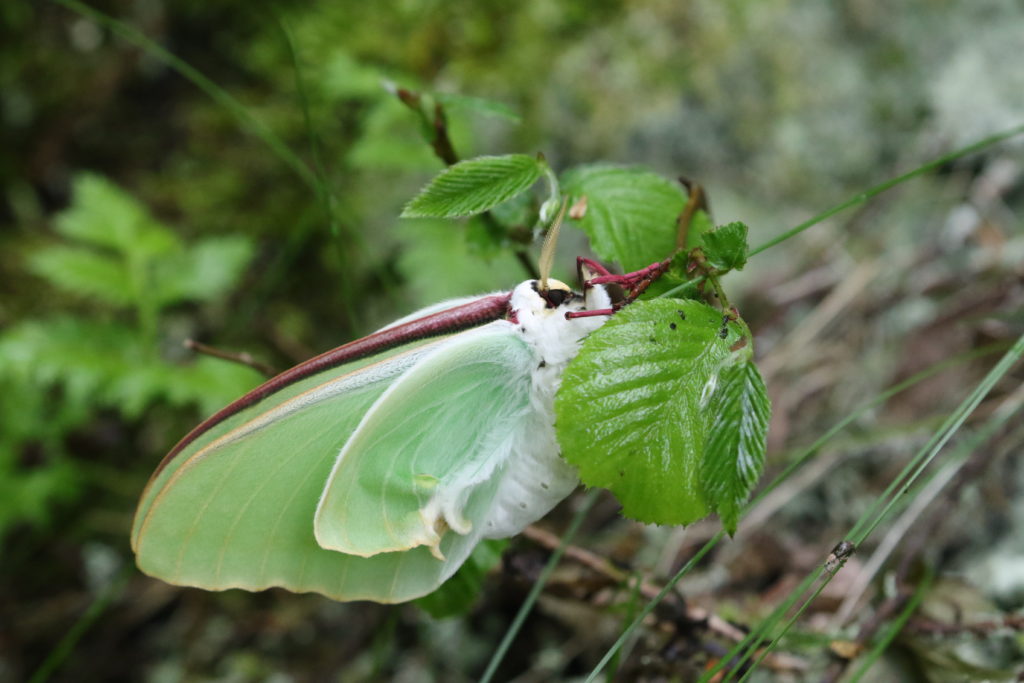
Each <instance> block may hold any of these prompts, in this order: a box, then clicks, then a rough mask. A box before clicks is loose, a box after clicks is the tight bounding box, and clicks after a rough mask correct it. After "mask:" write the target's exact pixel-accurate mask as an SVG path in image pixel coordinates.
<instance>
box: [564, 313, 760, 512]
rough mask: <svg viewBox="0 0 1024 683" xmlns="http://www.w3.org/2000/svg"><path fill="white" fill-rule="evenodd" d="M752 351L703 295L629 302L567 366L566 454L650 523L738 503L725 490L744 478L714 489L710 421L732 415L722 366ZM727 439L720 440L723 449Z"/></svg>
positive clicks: (741, 331) (737, 327)
mask: <svg viewBox="0 0 1024 683" xmlns="http://www.w3.org/2000/svg"><path fill="white" fill-rule="evenodd" d="M734 348H735V349H736V351H733V350H732V349H734ZM737 354H739V355H737ZM749 354H750V344H749V331H748V330H747V328H746V325H744V324H743V323H742V322H738V321H725V320H724V319H723V316H722V313H721V312H720V311H718V310H716V309H714V308H711V307H710V306H708V305H706V304H704V303H701V302H699V301H682V300H675V299H656V300H650V301H641V302H637V303H634V304H632V305H630V306H629V307H627V308H626V309H625V310H623V311H621V312H619V313H618V314H616V315H615V316H614V317H612V319H611V320H610V321H609V322H608V323H606V324H605V325H604V326H603V327H601V328H599V329H598V330H597V331H596V332H594V333H593V334H591V335H590V337H589V338H588V339H587V341H586V342H585V343H584V345H583V348H582V349H581V350H580V353H579V355H577V357H576V358H575V359H574V360H573V361H572V363H570V364H569V367H568V368H567V369H566V372H565V375H564V376H563V379H562V386H561V388H560V390H559V392H558V394H557V396H556V399H555V413H556V428H557V431H558V440H559V443H560V445H561V447H562V454H563V457H565V459H566V460H568V461H569V462H570V463H572V464H573V465H575V466H576V467H577V468H578V470H579V473H580V478H581V479H582V480H583V482H584V483H585V484H586V485H588V486H601V487H604V488H607V489H609V490H610V491H612V493H614V494H615V496H616V497H617V498H618V499H619V501H620V502H621V503H622V505H623V514H624V515H626V516H628V517H632V518H633V519H638V520H640V521H643V522H651V523H656V524H688V523H690V522H694V521H696V520H698V519H700V518H701V517H704V516H705V515H707V514H708V513H710V512H712V511H713V510H715V509H716V507H717V506H719V505H721V504H722V501H723V500H724V501H726V502H727V503H730V504H731V501H732V500H734V499H735V498H736V496H735V495H733V497H732V498H728V496H727V495H725V494H726V493H728V494H735V493H736V492H737V491H738V490H739V489H740V488H741V487H740V485H738V484H737V485H736V486H734V487H732V488H731V489H729V491H727V492H724V493H722V492H719V491H718V490H713V491H709V489H708V483H707V481H706V480H705V479H704V478H703V477H702V475H703V474H704V464H703V463H704V459H705V457H706V454H707V448H708V445H707V444H708V441H709V435H710V434H711V429H712V427H713V426H714V425H716V424H722V425H723V428H725V426H726V423H727V422H728V421H729V419H731V418H735V410H734V407H735V406H734V404H733V403H731V402H730V401H729V398H730V397H732V394H722V395H721V397H720V398H718V399H715V395H716V393H717V392H718V391H719V389H718V387H720V386H723V381H722V379H721V376H722V374H723V371H725V369H726V368H728V367H730V365H732V364H734V363H735V362H736V359H737V358H740V359H744V360H747V359H749ZM730 372H731V371H730ZM725 384H727V385H728V386H730V387H732V386H733V380H731V379H730V380H729V381H728V382H726V383H725ZM741 404H742V402H741ZM758 424H759V422H758ZM762 436H763V433H762ZM742 443H743V446H744V447H752V446H753V445H754V444H755V439H754V438H753V437H751V438H745V439H744V440H743V442H742ZM762 443H763V442H762ZM727 446H728V443H725V442H724V441H723V442H721V443H719V442H716V445H715V448H716V449H718V450H716V453H717V454H718V457H719V458H725V457H726V456H725V455H723V454H724V453H725V452H726V450H727ZM762 448H763V447H762ZM762 457H763V456H762ZM759 462H760V460H758V463H759ZM737 469H743V473H744V475H747V474H748V473H749V471H748V469H747V468H738V467H737ZM757 469H758V470H759V467H758V468H757ZM748 480H749V479H748V478H745V479H744V482H746V481H748ZM745 490H749V486H748V487H747V489H745ZM725 509H726V511H727V512H730V511H731V508H728V505H726V507H725ZM730 519H731V520H732V519H733V518H732V517H730Z"/></svg>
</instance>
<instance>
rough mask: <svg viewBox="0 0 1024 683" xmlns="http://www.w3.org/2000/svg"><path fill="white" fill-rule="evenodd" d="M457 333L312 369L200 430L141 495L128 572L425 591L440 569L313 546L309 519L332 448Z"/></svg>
mask: <svg viewBox="0 0 1024 683" xmlns="http://www.w3.org/2000/svg"><path fill="white" fill-rule="evenodd" d="M463 334H467V333H463ZM459 336H460V335H454V336H453V337H448V338H444V339H441V340H434V341H431V342H420V343H418V344H416V345H414V346H413V347H411V348H410V347H404V348H403V349H402V350H401V351H398V352H391V353H389V354H382V355H380V356H376V357H373V358H370V359H365V360H362V361H358V362H355V363H350V364H347V365H345V366H341V367H339V368H333V369H331V370H328V371H325V372H322V373H318V374H317V375H314V376H312V377H309V378H306V379H304V380H302V381H300V382H298V383H296V384H294V385H291V386H288V387H285V388H284V389H282V390H280V391H279V392H277V393H275V394H274V395H272V396H269V397H267V398H265V399H264V400H262V401H260V402H259V403H258V404H256V405H254V406H251V407H249V408H247V409H245V410H243V411H241V412H240V413H238V414H236V415H234V416H232V417H231V418H229V419H227V420H225V421H224V422H222V423H220V424H218V425H216V426H214V427H213V428H212V429H210V430H209V431H208V432H206V433H204V434H202V435H201V436H200V437H199V438H198V439H196V441H194V442H193V443H191V444H189V446H188V447H186V448H185V449H184V450H182V451H181V452H180V453H178V454H177V455H176V456H175V457H174V458H173V459H171V460H170V461H169V462H168V463H166V465H165V466H164V467H163V468H162V469H160V470H159V471H158V472H157V473H156V474H155V475H154V476H153V478H152V479H151V481H150V482H149V484H148V485H147V487H146V490H145V491H144V493H143V496H142V499H141V500H140V502H139V506H138V509H137V511H136V517H135V522H134V524H133V530H132V547H133V549H134V550H135V553H136V560H137V563H138V566H139V568H140V569H142V571H144V572H145V573H147V574H150V575H152V576H156V577H158V578H160V579H163V580H164V581H167V582H169V583H174V584H179V585H187V586H196V587H200V588H205V589H209V590H223V589H227V588H245V589H248V590H262V589H265V588H269V587H271V586H281V587H284V588H287V589H289V590H292V591H296V592H306V591H314V592H318V593H322V594H324V595H326V596H328V597H332V598H335V599H341V600H355V599H361V598H369V599H376V600H380V601H386V602H392V601H393V602H399V601H402V600H408V599H410V598H411V597H416V595H418V594H424V593H427V592H430V590H433V588H435V587H436V586H437V585H439V584H440V582H441V579H439V576H440V575H441V574H444V573H448V574H450V573H451V572H448V568H447V567H445V566H443V563H440V562H438V561H437V560H436V559H434V558H433V557H432V556H431V555H430V553H429V552H428V551H426V550H423V551H422V552H421V553H400V554H391V555H382V556H379V557H376V558H371V559H370V560H366V559H362V558H356V557H352V556H347V555H343V554H341V553H337V552H333V551H330V550H325V549H323V548H321V547H320V546H319V545H317V543H316V540H315V538H314V535H313V519H314V514H315V511H316V505H317V501H318V499H319V497H320V493H321V491H322V489H323V486H324V482H325V481H327V479H328V477H329V475H330V473H331V469H332V466H333V464H334V461H335V459H336V457H337V453H338V449H339V448H341V446H342V445H343V444H344V443H345V441H346V440H347V439H348V438H349V436H350V435H351V434H352V433H353V431H354V430H355V429H356V426H357V425H358V424H359V421H360V420H361V419H362V418H363V415H364V414H365V413H366V411H367V410H368V409H369V408H370V406H372V405H373V403H374V402H375V401H376V400H377V399H378V398H379V397H380V395H381V394H382V393H383V392H384V391H385V390H386V389H387V388H388V386H390V385H391V384H392V383H393V382H395V380H396V379H397V378H398V377H400V376H401V375H402V374H403V373H405V372H407V371H408V370H409V369H410V368H412V367H414V366H415V365H416V363H418V362H419V361H421V360H422V359H423V358H425V357H426V356H427V354H428V353H429V352H431V351H432V350H433V349H434V348H435V347H438V346H442V345H444V344H447V343H451V340H452V339H455V338H457V337H459ZM451 571H452V572H453V571H454V569H453V570H451ZM399 574H401V575H402V576H403V577H405V578H403V580H402V581H400V582H399V581H397V580H394V579H392V578H389V577H391V575H395V576H398V575H399ZM410 577H411V578H410Z"/></svg>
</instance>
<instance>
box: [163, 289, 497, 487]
mask: <svg viewBox="0 0 1024 683" xmlns="http://www.w3.org/2000/svg"><path fill="white" fill-rule="evenodd" d="M511 297H512V295H511V293H509V294H492V295H490V296H485V297H481V298H479V299H477V300H475V301H470V302H468V303H465V304H461V305H458V306H453V307H452V308H447V309H445V310H443V311H438V312H437V313H432V314H430V315H427V316H424V317H422V318H417V319H416V320H410V321H409V322H406V323H402V324H401V325H395V326H394V327H388V328H385V329H383V330H380V331H378V332H374V333H373V334H371V335H368V336H366V337H363V338H362V339H356V340H355V341H350V342H349V343H347V344H342V345H341V346H339V347H337V348H334V349H331V350H330V351H326V352H324V353H321V354H320V355H319V356H315V357H313V358H310V359H309V360H307V361H305V362H303V363H299V364H298V365H296V366H295V367H293V368H290V369H288V370H285V371H284V372H282V373H281V374H279V375H277V376H276V377H272V378H271V379H268V380H267V381H266V382H264V383H263V384H261V385H259V386H258V387H256V388H255V389H253V390H252V391H250V392H249V393H248V394H246V395H245V396H242V397H241V398H239V399H238V400H236V401H234V402H233V403H230V404H228V405H227V406H226V407H225V408H222V409H221V410H219V411H217V412H216V413H214V414H213V415H211V416H210V417H208V418H206V419H205V420H203V422H201V423H200V424H199V425H198V426H197V427H195V429H193V430H192V431H190V432H189V433H188V434H186V435H185V437H184V438H183V439H182V440H181V441H179V442H178V443H177V445H176V446H175V447H174V448H172V449H171V451H170V453H168V454H167V455H165V456H164V459H163V460H161V461H160V464H159V465H158V466H157V468H156V472H154V473H153V477H156V476H157V475H158V474H159V473H160V471H161V470H162V469H163V468H164V467H166V466H167V463H169V462H170V461H171V460H172V459H173V458H174V456H176V455H177V454H178V453H180V452H181V451H182V450H183V449H185V448H186V447H187V446H188V445H189V444H190V443H192V442H193V441H195V440H196V439H197V438H199V437H200V436H202V435H203V434H204V433H205V432H207V431H208V430H210V429H211V428H213V427H215V426H216V425H218V424H220V423H221V422H223V421H224V420H226V419H228V418H229V417H231V416H232V415H235V414H237V413H239V412H241V411H242V410H245V409H246V408H248V407H250V406H253V405H255V404H257V403H259V402H260V401H262V400H263V399H264V398H266V397H267V396H269V395H271V394H273V393H275V392H277V391H280V390H281V389H283V388H284V387H286V386H288V385H289V384H294V383H295V382H298V381H300V380H303V379H305V378H307V377H310V376H311V375H315V374H317V373H318V372H323V371H324V370H329V369H330V368H333V367H337V366H339V365H344V364H345V363H350V362H352V361H355V360H359V359H360V358H366V357H367V356H372V355H374V354H377V353H380V352H382V351H387V350H388V349H392V348H394V347H396V346H401V345H403V344H408V343H410V342H414V341H417V340H419V339H426V338H428V337H435V336H438V335H442V334H448V333H451V332H459V331H461V330H465V329H469V328H470V327H476V326H478V325H482V324H484V323H487V322H491V321H492V320H499V319H500V318H503V317H504V316H505V315H506V314H507V313H508V304H509V300H510V299H511Z"/></svg>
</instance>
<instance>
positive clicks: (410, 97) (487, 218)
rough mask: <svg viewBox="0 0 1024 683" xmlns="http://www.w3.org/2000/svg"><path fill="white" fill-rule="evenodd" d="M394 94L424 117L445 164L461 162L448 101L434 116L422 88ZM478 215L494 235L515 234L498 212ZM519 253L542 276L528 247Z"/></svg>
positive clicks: (523, 263) (532, 271)
mask: <svg viewBox="0 0 1024 683" xmlns="http://www.w3.org/2000/svg"><path fill="white" fill-rule="evenodd" d="M394 94H395V96H396V97H398V99H399V100H400V101H401V102H402V104H404V105H405V106H407V107H408V108H409V109H411V110H412V111H413V112H415V113H416V115H417V116H419V117H420V119H421V120H422V122H423V124H424V127H425V128H427V129H429V131H430V135H429V139H428V140H427V142H428V143H430V147H431V149H433V150H434V155H435V156H436V157H437V158H438V159H440V160H441V161H442V162H444V165H445V166H454V165H455V164H457V163H459V155H458V153H457V152H456V151H455V145H453V144H452V139H451V136H449V135H448V117H447V115H446V114H445V111H444V105H443V104H441V103H440V102H439V101H437V102H434V116H433V118H431V117H429V116H428V115H427V113H426V112H425V111H424V110H423V97H422V96H421V95H420V94H419V93H418V92H414V91H412V90H407V89H406V88H398V89H397V90H395V91H394ZM424 134H426V131H424ZM478 218H479V219H480V220H481V221H483V223H484V227H485V228H487V231H488V232H489V233H490V234H491V235H497V236H498V237H500V238H502V239H504V238H505V237H511V235H510V233H509V231H508V230H506V229H505V228H504V226H502V225H501V224H499V223H498V221H497V219H495V217H494V214H492V213H491V212H490V211H484V212H483V213H481V214H480V215H479V216H478ZM515 255H516V259H517V260H518V261H519V264H520V265H521V266H522V267H523V270H525V271H526V273H527V275H528V276H529V277H530V278H532V279H534V280H536V279H537V277H538V274H537V269H536V268H535V267H534V265H533V261H532V260H531V259H530V255H529V254H528V253H527V251H526V249H523V248H519V249H516V250H515Z"/></svg>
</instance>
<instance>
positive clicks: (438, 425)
mask: <svg viewBox="0 0 1024 683" xmlns="http://www.w3.org/2000/svg"><path fill="white" fill-rule="evenodd" d="M513 330H514V326H513V325H512V324H510V323H508V322H505V321H499V322H494V323H491V324H489V325H486V326H484V327H481V328H478V329H476V330H472V331H470V332H464V333H462V334H460V335H457V336H455V337H453V338H451V340H450V341H449V342H448V343H446V344H445V345H444V346H442V347H438V348H437V349H436V350H434V351H433V352H431V353H430V355H428V356H427V357H425V358H424V359H423V360H422V361H420V362H419V363H417V364H416V365H415V366H414V367H412V368H411V369H410V370H409V371H408V372H407V373H405V374H404V375H403V376H402V377H401V378H400V379H399V380H397V381H396V382H395V383H394V384H392V385H391V386H390V387H389V388H388V389H387V391H385V392H384V393H383V394H382V395H381V397H380V398H379V399H378V400H377V402H376V403H375V404H374V406H373V407H372V408H371V409H370V410H369V411H368V412H367V413H366V416H365V417H364V418H363V421H362V422H361V423H360V425H359V427H358V428H357V429H356V431H355V432H354V433H353V434H352V437H351V438H350V439H349V440H348V442H347V443H346V444H345V447H344V448H343V449H342V450H341V453H340V454H339V456H338V460H337V463H336V464H335V466H334V470H333V471H332V473H331V476H330V479H329V480H328V481H327V485H326V487H325V488H324V492H323V496H322V497H321V500H320V504H319V506H318V507H317V514H316V527H315V532H316V538H317V541H318V542H319V543H320V545H321V546H323V547H325V548H331V549H333V550H337V551H339V552H344V553H350V554H354V555H360V556H364V557H370V556H373V557H377V556H378V554H379V553H394V552H399V551H411V552H416V551H423V550H424V549H427V550H429V551H430V552H431V553H432V554H433V555H434V556H435V557H437V558H438V559H439V561H449V560H457V561H458V562H459V563H461V561H462V559H464V558H465V557H466V555H468V553H469V551H470V550H472V547H473V546H474V545H475V544H476V543H477V542H478V541H479V540H480V538H481V537H482V535H483V533H484V531H485V529H484V521H485V520H486V519H487V517H488V514H489V512H490V509H491V507H492V505H493V503H494V500H495V497H496V493H497V491H498V487H499V485H500V483H501V478H502V474H503V472H500V471H499V470H503V469H504V466H505V464H506V461H507V459H508V456H509V454H510V453H511V451H512V449H513V447H514V446H515V444H516V443H517V439H520V438H521V435H520V432H521V431H522V430H523V428H524V426H525V425H526V423H527V415H528V413H529V410H530V382H531V379H530V375H531V372H530V371H531V369H532V367H533V364H534V362H535V360H534V356H533V352H532V351H531V350H530V348H529V347H528V346H527V345H526V343H525V342H524V341H523V340H522V339H521V338H520V337H519V336H518V335H516V334H514V333H513ZM459 558H461V559H459Z"/></svg>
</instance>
